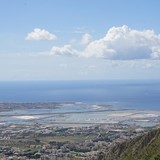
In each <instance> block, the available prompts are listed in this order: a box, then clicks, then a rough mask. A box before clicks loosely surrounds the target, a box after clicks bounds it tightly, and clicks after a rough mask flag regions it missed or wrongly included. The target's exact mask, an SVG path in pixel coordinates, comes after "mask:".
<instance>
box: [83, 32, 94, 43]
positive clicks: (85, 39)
mask: <svg viewBox="0 0 160 160" xmlns="http://www.w3.org/2000/svg"><path fill="white" fill-rule="evenodd" d="M91 40H92V36H91V35H90V34H88V33H86V34H84V35H83V36H82V39H81V41H80V44H81V45H87V44H88V43H89V42H91Z"/></svg>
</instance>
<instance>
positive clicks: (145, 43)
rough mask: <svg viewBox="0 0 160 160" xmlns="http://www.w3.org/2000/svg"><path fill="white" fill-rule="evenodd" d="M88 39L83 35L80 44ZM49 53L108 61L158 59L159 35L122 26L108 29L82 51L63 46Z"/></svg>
mask: <svg viewBox="0 0 160 160" xmlns="http://www.w3.org/2000/svg"><path fill="white" fill-rule="evenodd" d="M90 39H91V37H90V35H87V34H85V35H84V37H83V38H82V41H81V42H83V44H87V43H89V41H90ZM51 53H52V54H53V55H73V56H80V57H98V58H105V59H109V60H136V59H160V35H158V34H156V33H155V32H154V31H153V30H142V31H140V30H134V29H130V28H129V27H128V26H125V25H124V26H121V27H112V28H110V29H109V30H108V32H107V34H106V35H105V36H104V37H103V38H101V39H98V40H95V41H92V42H90V43H89V44H88V45H87V46H86V47H85V48H84V50H83V51H78V50H76V49H74V48H72V46H71V45H65V46H63V47H53V48H52V50H51Z"/></svg>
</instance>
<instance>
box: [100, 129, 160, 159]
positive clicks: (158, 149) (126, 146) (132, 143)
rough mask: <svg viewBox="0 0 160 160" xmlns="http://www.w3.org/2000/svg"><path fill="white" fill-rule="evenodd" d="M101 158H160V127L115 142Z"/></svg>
mask: <svg viewBox="0 0 160 160" xmlns="http://www.w3.org/2000/svg"><path fill="white" fill-rule="evenodd" d="M99 160H160V129H154V130H152V131H150V132H149V133H147V134H145V135H143V136H139V137H136V138H134V139H132V140H128V141H126V142H123V143H116V144H114V146H113V147H111V148H110V149H109V150H107V151H106V152H105V153H101V154H100V156H99Z"/></svg>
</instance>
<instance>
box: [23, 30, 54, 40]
mask: <svg viewBox="0 0 160 160" xmlns="http://www.w3.org/2000/svg"><path fill="white" fill-rule="evenodd" d="M25 39H26V40H55V39H57V37H56V36H55V35H54V34H52V33H49V32H48V31H46V30H45V29H40V28H35V29H34V31H33V32H31V33H28V35H27V37H26V38H25Z"/></svg>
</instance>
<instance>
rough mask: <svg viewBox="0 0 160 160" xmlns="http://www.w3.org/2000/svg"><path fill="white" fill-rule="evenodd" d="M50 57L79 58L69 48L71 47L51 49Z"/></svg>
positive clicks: (77, 54)
mask: <svg viewBox="0 0 160 160" xmlns="http://www.w3.org/2000/svg"><path fill="white" fill-rule="evenodd" d="M50 55H67V56H79V52H78V51H77V50H75V49H73V48H72V47H71V45H64V46H63V47H56V46H54V47H52V49H51V51H50Z"/></svg>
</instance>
